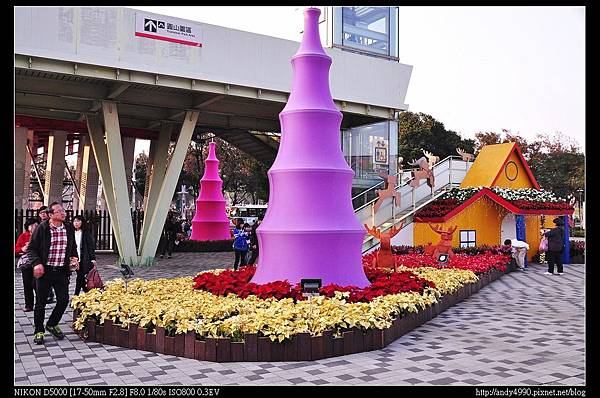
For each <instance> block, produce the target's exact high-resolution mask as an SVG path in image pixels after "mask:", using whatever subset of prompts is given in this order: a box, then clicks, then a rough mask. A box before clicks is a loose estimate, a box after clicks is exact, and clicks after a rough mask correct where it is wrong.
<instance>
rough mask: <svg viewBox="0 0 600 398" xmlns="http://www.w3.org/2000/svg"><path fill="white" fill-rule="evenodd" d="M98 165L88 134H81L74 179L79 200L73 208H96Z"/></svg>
mask: <svg viewBox="0 0 600 398" xmlns="http://www.w3.org/2000/svg"><path fill="white" fill-rule="evenodd" d="M98 178H99V174H98V167H97V165H96V159H95V157H94V153H93V149H92V146H91V143H90V139H89V136H87V135H85V136H81V138H80V140H79V149H78V154H77V170H76V177H75V180H76V181H77V185H78V187H79V200H78V201H77V202H76V205H75V206H74V208H75V209H81V210H96V202H97V198H98Z"/></svg>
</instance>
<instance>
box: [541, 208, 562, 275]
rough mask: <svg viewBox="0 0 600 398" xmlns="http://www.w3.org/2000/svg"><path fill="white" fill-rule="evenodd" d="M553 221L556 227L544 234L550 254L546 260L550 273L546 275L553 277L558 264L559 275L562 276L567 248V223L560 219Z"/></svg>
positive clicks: (547, 254) (547, 272)
mask: <svg viewBox="0 0 600 398" xmlns="http://www.w3.org/2000/svg"><path fill="white" fill-rule="evenodd" d="M552 221H553V222H554V225H556V227H555V228H552V229H551V230H550V231H548V232H545V233H544V236H546V237H547V238H548V252H547V253H546V259H547V260H548V271H546V272H545V273H544V274H546V275H553V274H554V263H556V270H557V271H558V275H562V274H563V263H562V255H563V250H564V247H565V229H564V225H565V222H564V221H563V219H562V218H560V217H556V218H555V219H554V220H552Z"/></svg>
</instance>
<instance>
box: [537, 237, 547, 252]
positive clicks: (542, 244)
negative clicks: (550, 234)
mask: <svg viewBox="0 0 600 398" xmlns="http://www.w3.org/2000/svg"><path fill="white" fill-rule="evenodd" d="M539 249H540V251H541V252H547V251H548V238H547V237H545V236H544V237H543V238H542V240H541V241H540V247H539Z"/></svg>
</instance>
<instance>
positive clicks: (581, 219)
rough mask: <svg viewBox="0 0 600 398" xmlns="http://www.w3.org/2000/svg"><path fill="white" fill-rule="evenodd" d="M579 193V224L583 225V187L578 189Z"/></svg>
mask: <svg viewBox="0 0 600 398" xmlns="http://www.w3.org/2000/svg"><path fill="white" fill-rule="evenodd" d="M577 193H578V194H579V200H578V202H579V226H580V227H583V217H582V216H581V201H582V199H583V189H578V190H577Z"/></svg>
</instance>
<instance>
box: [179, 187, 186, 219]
mask: <svg viewBox="0 0 600 398" xmlns="http://www.w3.org/2000/svg"><path fill="white" fill-rule="evenodd" d="M186 188H187V186H185V185H182V186H181V192H177V194H178V195H181V215H182V217H184V218H186V216H185V207H186V204H187V200H186V199H187V194H188V192H187V189H186Z"/></svg>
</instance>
